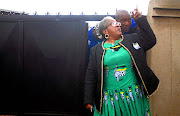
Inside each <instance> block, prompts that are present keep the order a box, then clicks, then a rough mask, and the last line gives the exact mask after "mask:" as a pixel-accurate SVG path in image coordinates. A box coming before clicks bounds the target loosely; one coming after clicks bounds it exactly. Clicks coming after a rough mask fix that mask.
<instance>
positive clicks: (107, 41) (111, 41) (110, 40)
mask: <svg viewBox="0 0 180 116" xmlns="http://www.w3.org/2000/svg"><path fill="white" fill-rule="evenodd" d="M120 39H121V38H117V39H111V38H108V39H107V40H106V43H110V44H114V43H115V41H116V40H120Z"/></svg>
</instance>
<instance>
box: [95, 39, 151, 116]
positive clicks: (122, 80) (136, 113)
mask: <svg viewBox="0 0 180 116" xmlns="http://www.w3.org/2000/svg"><path fill="white" fill-rule="evenodd" d="M119 41H120V40H117V41H116V42H115V44H114V45H113V44H109V43H104V48H106V54H105V55H104V86H103V96H104V97H103V106H102V114H99V112H97V110H96V108H95V107H94V108H95V111H94V116H150V115H151V114H150V108H149V101H148V98H147V95H146V94H145V92H144V88H143V86H142V84H140V83H139V82H138V81H137V76H136V73H135V68H134V66H133V62H132V60H131V56H130V54H129V53H128V51H126V49H124V48H123V47H120V45H119V43H118V42H119ZM138 78H139V77H138Z"/></svg>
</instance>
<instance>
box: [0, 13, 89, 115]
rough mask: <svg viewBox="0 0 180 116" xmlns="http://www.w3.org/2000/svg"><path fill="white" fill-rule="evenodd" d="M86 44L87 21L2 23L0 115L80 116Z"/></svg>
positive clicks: (18, 21) (0, 29) (16, 21)
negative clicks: (50, 114) (57, 115)
mask: <svg viewBox="0 0 180 116" xmlns="http://www.w3.org/2000/svg"><path fill="white" fill-rule="evenodd" d="M87 39H88V38H87V25H86V23H85V21H80V20H79V21H69V22H68V21H66V20H65V21H63V20H61V21H47V20H46V21H43V19H41V21H39V20H38V21H36V18H35V19H34V20H33V21H25V20H20V19H18V20H17V19H16V18H15V19H14V21H13V17H12V18H11V21H2V20H1V21H0V91H1V97H0V104H1V105H0V112H5V111H6V112H26V113H28V112H29V113H30V112H47V113H48V112H58V113H67V114H68V113H69V114H74V115H75V114H77V115H80V114H81V112H82V109H83V108H82V107H83V106H82V105H83V85H84V75H85V69H86V66H87ZM81 115H82V114H81Z"/></svg>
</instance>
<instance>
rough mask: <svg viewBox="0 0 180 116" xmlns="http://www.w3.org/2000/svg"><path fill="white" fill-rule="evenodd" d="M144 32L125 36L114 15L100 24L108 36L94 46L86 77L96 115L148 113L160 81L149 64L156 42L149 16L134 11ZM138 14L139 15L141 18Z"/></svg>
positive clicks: (86, 99)
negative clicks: (148, 54) (147, 58)
mask: <svg viewBox="0 0 180 116" xmlns="http://www.w3.org/2000/svg"><path fill="white" fill-rule="evenodd" d="M133 16H134V17H136V19H137V20H136V23H137V25H138V26H139V29H140V30H139V32H140V34H137V33H134V34H127V35H124V37H123V35H122V31H121V24H120V23H119V22H116V20H115V19H114V18H112V17H108V16H107V17H105V18H103V19H102V20H101V22H100V23H99V33H100V34H101V35H102V36H103V38H105V40H104V41H103V42H102V43H101V44H97V45H96V46H94V47H93V48H92V49H91V54H90V60H89V64H88V68H87V71H86V77H85V91H84V92H85V93H84V103H85V105H86V108H87V109H91V110H92V108H93V107H94V108H93V109H94V116H98V115H100V116H148V115H150V108H149V101H148V98H149V97H150V96H151V95H152V93H154V91H155V90H156V89H157V87H158V84H159V80H158V78H157V77H156V76H155V74H154V73H153V72H152V70H151V69H150V68H149V67H148V65H147V62H146V55H145V52H146V51H147V50H149V49H150V48H152V47H153V46H154V45H155V44H156V38H155V35H154V33H153V31H152V29H151V27H150V25H149V24H148V21H147V19H146V17H142V16H141V15H139V13H138V11H137V12H136V13H135V14H133ZM137 17H138V18H137Z"/></svg>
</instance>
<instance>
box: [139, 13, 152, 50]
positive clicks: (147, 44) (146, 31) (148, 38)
mask: <svg viewBox="0 0 180 116" xmlns="http://www.w3.org/2000/svg"><path fill="white" fill-rule="evenodd" d="M136 24H137V25H138V27H137V29H138V30H139V31H138V35H139V38H140V41H141V43H142V45H143V48H144V51H147V50H149V49H150V48H152V47H153V46H154V45H155V44H156V36H155V34H154V32H153V30H152V29H151V27H150V25H149V23H148V21H147V19H146V17H144V16H142V17H140V18H139V19H137V20H136Z"/></svg>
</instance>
